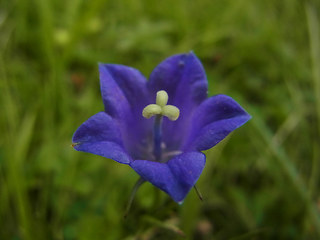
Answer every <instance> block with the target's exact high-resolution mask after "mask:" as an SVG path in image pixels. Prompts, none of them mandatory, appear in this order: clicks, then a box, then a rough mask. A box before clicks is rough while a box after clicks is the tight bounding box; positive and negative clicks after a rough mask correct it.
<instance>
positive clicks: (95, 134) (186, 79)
mask: <svg viewBox="0 0 320 240" xmlns="http://www.w3.org/2000/svg"><path fill="white" fill-rule="evenodd" d="M99 71H100V84H101V93H102V99H103V103H104V106H105V110H104V111H103V112H100V113H97V114H96V115H94V116H92V117H91V118H89V119H88V120H87V121H86V122H84V123H83V124H82V125H81V126H80V127H79V128H78V130H77V131H76V132H75V134H74V136H73V142H74V144H73V145H74V148H75V149H76V150H78V151H83V152H89V153H93V154H96V155H100V156H103V157H106V158H110V159H113V160H115V161H117V162H119V163H123V164H128V165H130V166H131V167H132V168H133V169H134V170H135V171H136V172H137V173H138V174H139V175H140V176H141V177H142V178H143V179H144V180H146V181H149V182H151V183H152V184H153V185H154V186H156V187H158V188H160V189H161V190H163V191H164V192H166V193H167V194H169V195H170V196H171V197H172V199H173V200H174V201H176V202H181V201H183V199H184V198H185V197H186V195H187V193H188V192H189V191H190V189H191V188H192V187H193V186H194V185H195V183H196V181H197V180H198V178H199V176H200V174H201V172H202V170H203V168H204V165H205V161H206V157H205V155H204V154H203V153H202V152H201V151H204V150H206V149H209V148H212V147H213V146H215V145H216V144H217V143H219V142H220V141H221V140H222V139H224V138H225V137H226V136H227V135H228V134H229V133H230V132H232V131H233V130H235V129H236V128H238V127H240V126H241V125H243V124H244V123H245V122H247V121H248V120H249V119H250V118H251V117H250V115H249V114H248V113H247V112H246V111H245V110H244V109H243V108H242V107H241V106H240V105H239V104H238V103H237V102H235V101H234V100H233V99H232V98H231V97H228V96H226V95H216V96H213V97H210V98H207V79H206V75H205V71H204V69H203V67H202V64H201V62H200V61H199V59H198V58H197V57H196V56H195V55H194V54H193V53H192V52H190V53H187V54H180V55H174V56H172V57H169V58H168V59H166V60H164V61H163V62H162V63H160V64H159V65H158V66H157V67H156V68H155V69H154V71H153V72H152V73H151V75H150V78H149V81H147V80H146V78H145V77H144V76H143V75H142V74H141V73H140V72H139V71H138V70H136V69H134V68H131V67H127V66H123V65H116V64H100V65H99ZM160 90H164V91H165V92H166V93H167V96H168V97H169V98H168V99H166V96H165V95H166V94H164V95H161V96H160V95H159V96H160V97H157V93H159V91H160ZM164 91H161V92H164ZM165 92H164V93H165ZM161 97H164V100H163V99H161ZM156 99H157V100H156ZM155 100H156V101H157V104H154V103H155ZM161 101H162V102H161ZM167 101H168V105H172V106H171V107H172V108H173V110H174V112H173V113H174V115H175V116H174V117H173V118H175V117H177V116H179V117H178V119H177V120H176V121H172V120H175V119H171V120H170V119H168V118H167V117H162V116H169V115H170V114H171V112H169V113H165V111H164V107H163V106H165V107H167V106H168V105H166V103H167ZM149 104H152V106H153V107H154V109H155V110H154V109H153V110H150V111H151V115H150V116H148V117H151V116H152V115H155V116H154V117H152V118H149V119H146V118H145V117H143V116H142V112H143V110H144V109H145V107H146V106H147V105H149ZM154 105H156V106H154ZM159 106H160V107H159ZM173 106H175V107H173ZM150 108H152V107H150ZM169 108H170V107H168V109H169ZM161 109H163V110H161ZM177 109H178V110H177ZM179 110H180V115H179ZM152 111H155V112H152ZM157 111H158V112H157ZM161 111H162V112H161ZM177 114H178V115H177ZM169 117H170V116H169Z"/></svg>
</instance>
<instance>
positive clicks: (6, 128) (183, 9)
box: [0, 0, 320, 240]
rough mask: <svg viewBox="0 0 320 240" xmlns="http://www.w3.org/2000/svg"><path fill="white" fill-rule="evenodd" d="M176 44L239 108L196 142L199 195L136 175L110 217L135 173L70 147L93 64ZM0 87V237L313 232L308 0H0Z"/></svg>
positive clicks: (314, 119) (316, 64)
mask: <svg viewBox="0 0 320 240" xmlns="http://www.w3.org/2000/svg"><path fill="white" fill-rule="evenodd" d="M190 50H193V51H194V52H195V53H196V54H197V55H198V57H199V58H200V59H201V60H202V61H203V63H204V65H205V68H206V71H207V76H208V80H209V86H210V91H209V93H210V94H211V95H212V94H217V93H224V94H227V95H230V96H232V97H233V98H234V99H236V100H237V101H238V102H239V103H240V104H241V105H242V106H244V108H245V109H247V110H248V112H249V113H250V114H251V115H252V116H253V118H252V120H250V122H249V123H248V124H246V125H245V126H243V127H241V128H240V129H238V130H237V131H235V133H234V134H233V135H232V136H231V137H229V138H227V139H226V140H224V141H223V142H222V143H220V144H219V145H218V146H217V147H215V148H214V149H212V150H209V151H208V152H207V165H206V168H205V170H204V172H203V174H202V176H201V178H200V180H199V183H198V188H199V189H200V190H201V191H202V194H203V195H204V201H203V202H201V201H199V200H198V199H197V196H196V194H195V192H194V191H191V192H190V194H189V195H188V197H187V198H186V200H185V202H184V204H183V205H181V206H179V205H177V204H176V203H174V202H173V201H172V200H170V199H169V197H168V196H166V195H165V194H164V193H162V192H160V191H159V190H156V189H155V188H154V187H153V186H151V184H144V185H143V186H142V188H141V189H140V190H139V191H138V194H137V196H136V198H135V201H134V203H133V208H132V211H131V213H130V215H129V216H128V218H127V219H126V220H124V219H123V214H124V211H125V206H126V202H127V200H128V199H129V195H130V190H131V188H132V187H133V185H134V182H135V181H136V180H137V178H138V176H137V174H136V173H135V172H134V171H133V170H131V169H130V168H129V167H128V166H125V165H120V164H118V163H115V162H113V161H111V160H107V159H103V158H102V157H98V156H94V155H91V154H86V153H81V152H76V151H74V150H73V149H72V148H71V146H70V145H71V137H72V134H73V132H74V131H75V130H76V128H77V127H78V126H79V125H80V124H81V123H82V122H83V121H85V120H86V119H87V118H88V117H90V116H91V115H93V114H95V113H97V112H99V111H101V110H102V109H103V105H102V101H101V97H100V92H99V79H98V70H97V62H107V63H121V64H125V65H130V66H133V67H135V68H138V69H140V70H141V71H142V72H143V73H144V74H146V75H147V76H148V75H149V74H150V72H151V71H152V69H153V68H154V67H155V66H156V65H157V64H158V63H159V62H160V61H161V60H163V59H164V58H166V57H168V56H170V55H171V54H175V53H181V52H188V51H190ZM0 93H1V94H0V106H1V114H0V133H1V138H0V239H9V240H20V239H23V240H37V239H54V240H62V239H63V240H75V239H79V240H82V239H84V240H85V239H90V240H91V239H92V240H94V239H125V240H135V239H136V240H138V239H142V240H148V239H150V240H151V239H200V240H201V239H203V240H207V239H216V240H220V239H221V240H222V239H233V240H240V239H241V240H242V239H319V238H320V220H319V206H320V198H319V177H320V176H319V174H320V173H319V171H320V162H319V161H320V4H319V2H318V1H302V0H300V1H298V0H282V1H278V0H269V1H257V0H246V1H234V0H224V1H218V0H200V1H183V0H175V1H169V0H162V1H153V0H151V1H139V0H126V1H115V0H91V1H85V0H68V1H61V0H47V1H44V0H3V1H1V2H0Z"/></svg>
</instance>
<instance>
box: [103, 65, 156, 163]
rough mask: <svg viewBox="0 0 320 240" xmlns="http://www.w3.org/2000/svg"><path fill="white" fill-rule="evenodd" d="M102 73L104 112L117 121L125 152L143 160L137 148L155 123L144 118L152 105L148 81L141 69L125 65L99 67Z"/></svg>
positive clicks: (139, 147) (144, 140)
mask: <svg viewBox="0 0 320 240" xmlns="http://www.w3.org/2000/svg"><path fill="white" fill-rule="evenodd" d="M99 71H100V84H101V94H102V98H103V103H104V106H105V111H106V113H108V114H109V115H110V116H111V117H112V118H114V119H116V121H117V122H118V124H119V129H120V131H121V133H122V138H123V143H124V146H125V149H126V150H128V152H129V153H130V155H132V156H133V157H134V158H142V155H143V153H141V151H140V150H138V149H142V147H141V145H143V144H145V142H148V141H147V140H146V139H147V137H148V135H150V134H151V131H152V123H151V122H150V121H147V120H146V119H145V118H143V117H142V110H143V108H144V107H145V106H147V104H149V102H150V101H149V93H148V91H147V86H146V84H147V81H146V79H145V77H144V76H143V75H142V74H141V73H140V72H139V71H138V70H136V69H134V68H131V67H127V66H123V65H117V64H99Z"/></svg>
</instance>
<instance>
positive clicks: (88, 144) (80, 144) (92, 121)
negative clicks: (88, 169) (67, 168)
mask: <svg viewBox="0 0 320 240" xmlns="http://www.w3.org/2000/svg"><path fill="white" fill-rule="evenodd" d="M72 141H73V143H74V144H73V146H74V148H75V149H76V150H78V151H82V152H88V153H93V154H96V155H100V156H103V157H106V158H110V159H112V160H115V161H117V162H119V163H126V164H128V163H130V161H131V158H130V157H129V156H128V154H127V153H126V151H125V150H124V149H123V144H122V140H121V137H120V131H119V130H118V126H117V124H116V123H115V122H114V120H113V119H112V118H111V117H110V116H109V115H108V114H106V113H105V112H100V113H97V114H96V115H94V116H92V117H91V118H89V119H88V120H87V121H86V122H84V123H83V124H82V125H81V126H80V127H79V128H78V129H77V131H76V132H75V133H74V135H73V138H72Z"/></svg>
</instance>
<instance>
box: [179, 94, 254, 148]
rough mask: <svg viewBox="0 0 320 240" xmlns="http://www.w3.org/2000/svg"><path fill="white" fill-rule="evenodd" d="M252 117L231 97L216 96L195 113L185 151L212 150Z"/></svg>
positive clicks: (205, 102)
mask: <svg viewBox="0 0 320 240" xmlns="http://www.w3.org/2000/svg"><path fill="white" fill-rule="evenodd" d="M250 118H251V116H250V115H249V114H248V113H247V112H246V111H245V110H244V109H243V108H242V107H241V106H240V105H239V104H238V103H237V102H236V101H234V100H233V99H232V98H231V97H228V96H226V95H216V96H213V97H211V98H208V99H207V100H206V101H204V102H203V103H202V104H201V105H200V106H199V107H198V109H197V110H196V111H195V112H194V114H193V118H192V122H191V126H192V127H191V131H190V133H189V137H188V138H187V140H186V142H185V144H184V147H183V149H184V150H189V151H193V150H197V151H203V150H206V149H209V148H212V147H213V146H214V145H216V144H217V143H219V142H220V141H221V140H222V139H224V138H225V137H226V136H227V135H228V134H229V133H231V132H232V131H233V130H235V129H236V128H238V127H240V126H241V125H243V124H244V123H246V122H247V121H248V120H249V119H250Z"/></svg>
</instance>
